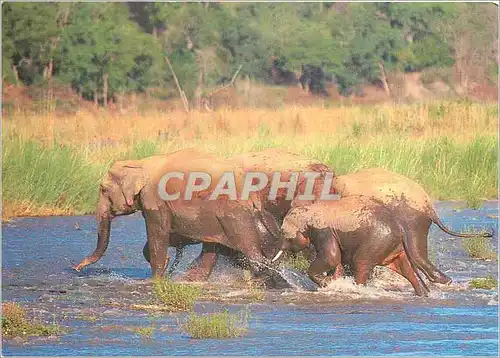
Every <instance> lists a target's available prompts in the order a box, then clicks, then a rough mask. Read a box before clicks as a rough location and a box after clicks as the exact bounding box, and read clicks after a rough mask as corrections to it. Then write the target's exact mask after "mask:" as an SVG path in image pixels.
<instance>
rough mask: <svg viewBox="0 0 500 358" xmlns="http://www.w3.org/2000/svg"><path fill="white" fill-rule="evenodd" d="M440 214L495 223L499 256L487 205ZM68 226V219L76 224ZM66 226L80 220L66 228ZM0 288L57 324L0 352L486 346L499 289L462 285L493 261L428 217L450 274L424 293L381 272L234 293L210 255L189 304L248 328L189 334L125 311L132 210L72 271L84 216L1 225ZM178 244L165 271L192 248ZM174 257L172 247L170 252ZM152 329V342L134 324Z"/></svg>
mask: <svg viewBox="0 0 500 358" xmlns="http://www.w3.org/2000/svg"><path fill="white" fill-rule="evenodd" d="M436 206H437V209H438V212H439V214H440V217H441V218H442V219H443V222H444V223H445V224H446V225H447V226H449V227H451V228H453V229H454V230H457V231H460V230H461V229H470V228H471V227H475V228H482V227H487V228H494V229H495V237H494V238H493V239H491V242H492V245H493V247H494V249H495V251H496V252H497V253H498V245H497V237H496V233H497V232H498V226H497V220H498V209H497V202H496V201H494V202H493V201H491V202H487V203H485V205H484V206H483V207H482V208H481V209H480V210H471V209H466V208H465V209H464V208H462V205H461V204H460V203H455V202H442V203H438V204H437V205H436ZM76 223H78V225H76ZM75 225H76V226H77V227H79V229H78V230H77V229H75ZM2 236H3V240H2V255H3V256H2V259H3V260H2V261H3V270H2V282H3V288H2V294H3V300H4V301H19V302H22V303H23V304H24V305H25V306H26V307H28V309H29V311H30V312H31V313H32V314H34V315H35V316H37V317H39V318H40V319H43V320H45V321H47V322H52V321H53V320H56V321H57V322H59V323H60V324H61V325H62V326H64V327H67V328H68V332H67V333H66V334H65V335H62V336H61V337H58V338H30V339H29V340H25V341H21V340H6V339H4V340H3V349H2V350H3V354H4V355H497V352H498V294H497V292H496V290H473V289H470V288H468V282H469V281H470V280H471V279H472V278H474V277H485V276H487V275H489V274H492V275H493V276H494V277H496V278H498V272H497V263H496V262H491V261H490V262H488V261H481V260H476V259H472V258H470V257H468V255H467V253H466V252H465V251H464V250H463V248H462V239H460V238H451V237H450V236H448V235H446V234H445V233H443V232H441V231H440V230H439V229H438V228H437V227H436V226H434V225H433V227H432V228H431V233H430V238H429V246H430V248H431V250H430V251H431V252H432V254H431V256H433V261H434V262H435V263H437V265H438V266H439V267H440V268H441V269H442V270H443V271H444V272H445V273H446V274H448V275H449V276H451V277H452V278H453V281H454V282H453V284H451V285H449V286H443V285H430V288H431V294H430V297H428V298H418V297H416V296H414V294H413V289H412V287H411V286H410V285H409V284H408V283H407V282H406V281H405V280H404V279H400V278H399V277H398V276H396V275H395V274H393V273H391V272H390V271H388V270H386V269H378V270H377V271H376V273H375V275H374V278H373V279H372V280H371V281H370V282H369V283H368V285H367V286H363V287H360V286H356V285H354V284H353V282H352V280H351V279H350V278H343V279H341V280H338V281H336V282H334V283H332V284H331V285H330V286H329V287H327V288H324V289H320V290H319V291H318V292H303V291H297V290H294V289H284V290H268V291H267V292H266V297H265V300H264V301H262V302H259V303H252V302H251V300H250V303H249V300H248V299H245V294H246V293H248V289H247V287H246V286H245V285H242V284H241V282H242V281H243V280H242V276H243V275H242V272H241V271H240V270H238V269H236V268H232V267H230V266H229V265H228V263H227V262H226V261H225V260H224V259H221V260H220V261H219V263H218V264H217V268H216V271H215V272H214V274H213V275H212V277H211V279H210V282H209V283H207V284H204V285H202V287H203V288H204V289H206V290H210V291H211V292H212V291H213V292H216V293H217V296H218V300H217V301H213V302H210V301H204V302H199V303H198V304H197V305H196V307H195V310H196V311H197V312H214V311H220V310H221V309H224V308H227V309H229V310H230V311H235V312H236V311H240V310H248V311H250V313H251V318H250V320H249V330H248V334H247V335H246V336H244V337H242V338H237V339H225V340H215V339H209V340H194V339H190V338H189V337H188V336H187V334H186V333H183V332H182V331H181V330H180V329H179V326H178V322H179V321H182V320H183V319H184V317H185V314H184V313H181V314H167V313H161V312H156V313H151V312H147V311H141V310H133V309H131V307H130V305H131V304H147V303H148V302H149V301H150V300H151V298H152V296H151V294H150V291H151V288H150V287H151V286H150V284H149V283H147V282H145V281H144V279H145V278H148V277H149V275H150V269H149V266H148V264H147V263H146V262H145V261H144V259H143V257H142V246H143V244H144V242H145V228H144V222H143V219H142V217H141V216H140V215H133V216H129V217H121V218H117V219H116V220H115V221H114V222H113V225H112V235H111V240H110V245H109V248H108V251H107V254H106V256H105V257H104V258H103V259H102V260H101V261H99V262H98V263H96V264H94V265H92V266H91V267H89V268H87V269H86V270H84V271H83V272H81V273H76V272H74V271H73V270H71V268H70V267H71V265H72V264H75V263H78V262H79V261H80V260H81V259H82V258H83V257H84V256H86V255H87V254H89V253H90V252H91V251H92V250H93V249H94V247H95V242H96V228H95V219H94V218H93V217H91V216H79V217H51V218H25V219H19V220H16V221H14V222H11V223H7V224H4V225H3V228H2ZM200 248H201V247H200V245H194V246H191V247H189V248H187V250H186V253H185V257H184V259H183V261H182V264H181V266H180V268H179V269H178V271H177V273H176V276H178V275H179V274H180V273H182V271H184V270H185V268H186V267H187V265H188V264H189V263H190V262H191V260H192V259H194V257H196V256H197V254H198V253H199V251H200ZM171 255H172V256H173V255H174V251H172V252H171ZM150 325H152V326H153V327H154V334H153V338H152V339H147V338H144V337H142V336H140V335H139V334H137V333H136V332H135V331H134V328H137V327H149V326H150Z"/></svg>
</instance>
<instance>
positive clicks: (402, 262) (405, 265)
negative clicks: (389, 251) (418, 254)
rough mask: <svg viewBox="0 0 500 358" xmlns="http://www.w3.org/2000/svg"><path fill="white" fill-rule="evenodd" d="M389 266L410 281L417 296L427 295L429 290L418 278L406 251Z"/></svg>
mask: <svg viewBox="0 0 500 358" xmlns="http://www.w3.org/2000/svg"><path fill="white" fill-rule="evenodd" d="M387 267H389V268H390V269H391V270H393V271H394V272H397V273H398V274H400V275H401V276H403V277H404V278H406V279H407V280H408V281H410V283H411V285H412V286H413V289H414V290H415V293H416V294H417V296H427V293H428V292H429V290H428V289H427V287H425V286H424V285H423V284H422V282H420V280H419V279H418V277H417V275H416V273H415V271H414V270H413V268H412V266H411V264H410V261H409V260H408V257H407V256H406V253H405V252H402V253H401V254H400V255H399V256H397V257H396V259H394V261H392V262H391V263H390V264H389V265H387Z"/></svg>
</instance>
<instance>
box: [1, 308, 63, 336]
mask: <svg viewBox="0 0 500 358" xmlns="http://www.w3.org/2000/svg"><path fill="white" fill-rule="evenodd" d="M2 333H3V334H4V335H5V336H7V337H27V336H52V335H57V334H61V333H62V329H61V327H59V326H58V325H55V324H54V325H47V324H44V323H42V322H39V321H37V320H35V319H31V318H29V317H28V313H27V311H26V309H25V308H23V307H21V306H20V305H19V304H18V303H14V302H6V303H2Z"/></svg>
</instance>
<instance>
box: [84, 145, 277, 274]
mask: <svg viewBox="0 0 500 358" xmlns="http://www.w3.org/2000/svg"><path fill="white" fill-rule="evenodd" d="M227 171H231V172H234V173H235V175H236V177H237V179H236V181H237V186H238V188H241V185H242V182H241V178H242V171H241V170H239V169H238V168H235V167H234V165H233V163H230V162H227V161H224V160H221V159H217V158H213V157H210V156H208V155H207V154H206V153H202V152H199V151H196V150H192V149H188V150H181V151H178V152H174V153H171V154H169V155H165V156H154V157H150V158H146V159H143V160H138V161H122V162H116V163H115V164H114V165H113V166H112V167H111V168H110V170H109V171H108V173H107V174H106V175H105V177H104V178H103V180H102V183H101V193H100V198H99V204H98V208H97V220H98V227H99V232H98V242H97V248H96V249H95V251H94V253H93V254H91V255H90V256H89V257H87V258H86V259H84V260H83V261H82V262H81V263H80V264H79V265H77V266H76V267H75V269H76V270H81V269H82V268H83V267H85V266H87V265H89V264H92V263H94V262H96V261H97V260H99V259H100V258H101V257H102V255H103V254H104V252H105V250H106V248H107V246H108V242H109V234H110V226H111V220H112V219H113V218H114V217H116V216H119V215H129V214H132V213H133V212H136V211H139V210H140V211H141V212H142V214H143V216H144V219H145V222H146V231H147V238H148V240H147V251H148V255H147V259H149V261H150V265H151V268H152V273H153V276H159V277H161V276H163V275H164V274H165V270H166V267H167V265H168V262H169V257H168V251H167V250H168V247H169V246H170V235H171V234H172V235H173V236H172V239H173V240H172V243H173V244H174V245H177V246H178V247H180V246H182V245H184V244H185V243H183V242H182V241H183V240H184V239H187V240H188V242H187V243H192V242H205V243H209V244H219V245H223V246H226V247H228V248H230V249H233V250H235V251H238V252H241V253H243V254H244V255H245V256H246V257H247V258H248V259H249V260H250V262H251V264H252V265H253V267H254V269H255V270H256V271H259V270H260V269H261V268H262V267H265V266H266V265H267V264H266V262H268V261H269V260H268V259H267V257H272V256H273V255H274V254H275V253H276V250H277V249H278V248H279V246H280V245H281V243H280V242H279V237H278V232H279V230H278V225H277V223H276V222H275V221H274V218H272V216H270V215H267V214H266V213H263V212H260V211H259V209H257V208H256V204H255V203H254V202H253V199H252V198H250V199H249V200H228V199H227V198H224V197H222V198H220V199H217V200H207V198H208V197H209V194H210V193H211V192H212V191H213V190H214V187H215V185H216V184H217V183H218V180H219V178H220V176H221V175H222V174H223V173H225V172H227ZM167 172H180V173H184V174H185V177H184V178H183V179H182V180H180V181H168V182H167V184H166V191H167V193H172V192H175V191H176V190H180V191H181V193H180V196H179V198H178V199H177V200H164V199H162V198H161V197H160V196H159V195H158V186H159V183H160V180H161V179H162V177H163V176H164V175H165V174H166V173H167ZM191 172H206V173H210V174H211V176H212V180H213V182H212V183H211V184H210V186H209V187H208V188H207V189H206V190H205V191H201V192H199V193H197V194H196V195H194V196H193V197H192V198H191V199H188V200H187V199H184V196H183V195H184V190H186V180H187V178H188V174H189V173H191ZM263 218H266V219H263ZM262 220H266V223H267V224H266V225H263V224H262V223H261V221H262ZM270 225H272V226H273V227H272V228H270ZM262 226H263V227H265V228H266V229H268V230H273V232H270V234H271V235H269V236H267V237H272V241H273V242H271V243H265V242H263V240H264V239H266V237H264V236H262V235H261V232H259V230H258V228H260V227H262ZM263 248H266V249H267V250H271V251H269V252H267V253H264V252H263V251H264V250H263ZM273 250H274V251H273Z"/></svg>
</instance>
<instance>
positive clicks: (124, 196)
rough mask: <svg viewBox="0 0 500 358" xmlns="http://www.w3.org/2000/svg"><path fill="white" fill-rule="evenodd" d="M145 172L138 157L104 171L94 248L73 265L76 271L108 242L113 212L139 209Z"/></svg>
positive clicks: (97, 255) (144, 183) (125, 213)
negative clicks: (139, 198) (137, 159)
mask: <svg viewBox="0 0 500 358" xmlns="http://www.w3.org/2000/svg"><path fill="white" fill-rule="evenodd" d="M146 181H147V175H146V170H145V169H144V168H143V166H142V163H141V161H131V160H128V161H119V162H115V163H114V164H113V165H112V166H111V168H110V169H109V170H108V172H107V173H106V175H104V177H103V179H102V181H101V185H100V193H99V201H98V204H97V210H96V218H97V228H98V234H97V247H96V249H95V251H94V252H93V253H92V254H91V255H90V256H88V257H87V258H85V259H84V260H83V261H82V262H80V263H79V264H78V265H77V266H74V267H73V268H74V269H75V270H77V271H80V270H81V269H82V268H84V267H85V266H88V265H90V264H92V263H94V262H96V261H98V260H99V259H100V258H101V257H102V256H103V254H104V252H105V251H106V249H107V247H108V243H109V235H110V229H111V220H112V219H113V218H114V217H115V216H121V215H130V214H133V213H134V212H136V211H138V210H140V203H139V202H138V200H137V198H138V195H139V193H140V192H141V190H142V188H143V187H144V186H145V185H146Z"/></svg>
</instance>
